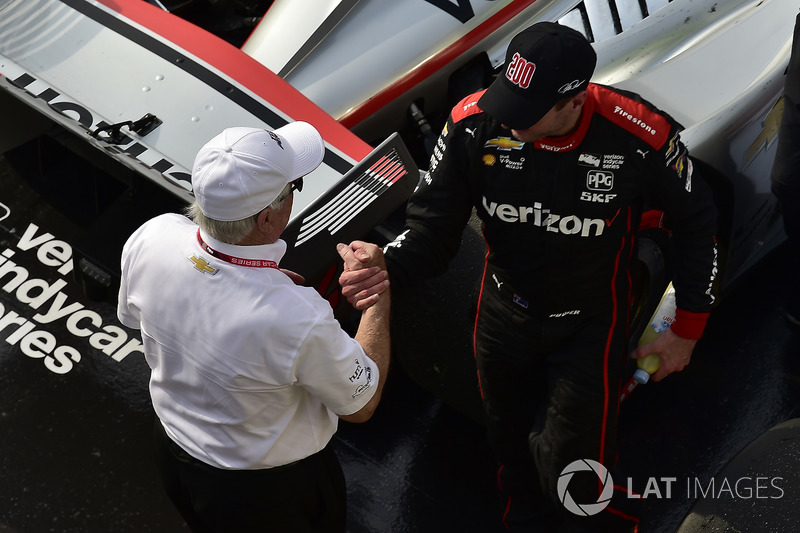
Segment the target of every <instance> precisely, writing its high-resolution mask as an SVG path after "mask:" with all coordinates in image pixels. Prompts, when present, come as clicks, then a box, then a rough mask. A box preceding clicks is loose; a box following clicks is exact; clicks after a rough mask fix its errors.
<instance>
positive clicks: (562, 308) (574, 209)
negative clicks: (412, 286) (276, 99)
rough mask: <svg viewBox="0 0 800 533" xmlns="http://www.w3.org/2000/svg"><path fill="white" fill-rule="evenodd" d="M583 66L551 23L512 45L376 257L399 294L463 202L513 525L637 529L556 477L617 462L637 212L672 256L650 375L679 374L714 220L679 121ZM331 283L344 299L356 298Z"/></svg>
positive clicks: (429, 257) (441, 241)
mask: <svg viewBox="0 0 800 533" xmlns="http://www.w3.org/2000/svg"><path fill="white" fill-rule="evenodd" d="M595 62H596V56H595V53H594V50H593V49H592V47H591V45H590V44H589V43H588V42H587V41H586V39H585V38H584V37H583V36H582V35H581V34H580V33H578V32H576V31H574V30H571V29H569V28H566V27H564V26H560V25H557V24H554V23H538V24H535V25H534V26H532V27H530V28H528V29H527V30H525V31H523V32H522V33H520V34H519V35H517V36H516V37H515V38H514V39H513V40H512V41H511V43H510V45H509V48H508V51H507V55H506V66H505V72H504V73H501V74H500V75H499V76H498V79H497V81H495V82H494V83H493V85H492V86H491V87H490V88H489V89H488V90H486V91H482V92H478V93H475V94H472V95H470V96H467V97H466V98H464V99H463V100H462V101H461V102H460V103H459V104H458V105H456V107H455V108H454V109H453V110H452V112H451V115H450V117H449V119H448V120H447V123H446V125H445V127H444V130H443V132H442V134H441V136H440V137H439V140H438V144H437V146H436V149H435V154H434V156H433V157H432V159H431V164H430V169H429V172H428V173H427V175H426V176H425V177H424V179H423V180H422V181H421V183H420V185H419V187H418V189H417V190H416V191H415V192H414V194H413V195H412V197H411V198H410V200H409V203H408V208H407V212H406V229H405V231H404V232H403V233H402V234H401V235H400V236H399V237H398V238H397V239H396V240H395V241H394V242H392V243H390V244H389V246H388V247H387V250H386V260H387V265H388V270H389V274H390V277H391V282H392V284H393V285H394V286H395V287H396V288H397V287H398V286H399V287H402V286H403V285H404V284H406V283H409V282H410V280H411V279H413V278H416V277H422V276H431V275H437V274H441V273H442V272H444V271H445V270H446V268H447V265H448V262H449V261H450V260H451V259H452V258H453V256H454V255H455V253H456V251H457V249H458V246H459V244H460V239H461V235H462V231H463V229H464V226H465V224H466V223H467V220H468V218H469V216H470V214H471V211H472V209H473V207H474V208H475V209H476V210H477V214H478V216H479V217H480V219H481V220H482V222H483V234H484V238H485V240H486V244H487V255H486V266H485V270H484V274H483V279H482V286H481V291H480V299H479V304H478V312H477V317H476V324H475V329H474V345H475V356H476V362H477V369H478V378H479V384H480V390H481V395H482V399H483V405H484V408H485V413H486V425H487V430H488V437H489V440H490V442H491V445H492V447H493V450H494V451H495V453H496V455H497V459H498V461H499V464H500V465H501V467H500V473H499V483H500V486H501V487H500V488H501V490H502V491H503V493H504V494H505V495H506V496H507V497H508V504H507V505H508V506H507V509H506V514H505V516H504V521H505V525H506V528H508V529H512V530H514V531H548V532H551V531H557V530H558V527H562V530H563V531H584V530H585V531H616V530H630V529H632V528H634V527H635V525H636V524H637V523H638V517H637V516H634V515H632V514H628V512H626V510H625V509H623V508H621V507H619V506H616V504H615V502H616V501H617V500H619V501H623V503H624V496H622V495H617V496H615V499H614V500H612V501H611V502H610V504H609V502H608V501H605V500H607V499H608V497H607V496H608V494H609V493H608V492H606V491H601V489H602V488H605V487H601V486H600V485H602V483H598V479H599V478H598V474H600V472H598V471H596V470H595V471H594V472H588V474H589V475H586V474H587V472H586V471H585V470H586V468H583V469H582V468H576V470H584V471H583V472H579V474H583V475H582V476H579V475H575V477H574V478H573V477H572V476H570V478H571V479H572V481H569V478H568V479H567V481H569V484H568V485H566V484H563V483H562V484H560V483H559V479H560V478H563V477H564V476H563V475H562V473H563V472H564V469H565V467H567V466H568V465H570V464H571V463H573V462H574V461H585V460H591V461H594V462H595V463H594V464H600V465H602V467H604V468H606V469H611V468H612V467H613V466H614V465H615V463H616V460H617V442H616V433H617V417H618V409H619V396H620V387H621V379H622V370H623V368H624V366H625V361H626V357H627V356H628V354H627V345H628V337H629V334H630V332H629V330H628V323H629V310H630V304H631V302H630V298H631V283H632V281H631V275H630V268H631V263H632V260H633V258H634V255H635V253H636V238H637V230H638V229H639V226H640V221H641V215H642V210H643V205H645V204H647V205H648V206H650V205H652V206H656V207H657V208H659V209H661V210H663V211H664V213H665V217H666V218H665V223H666V225H668V227H669V229H670V230H671V231H672V236H673V239H674V245H675V250H676V254H675V255H676V263H675V273H674V286H675V288H676V293H677V299H678V312H677V319H676V321H675V323H674V324H673V326H672V328H671V331H669V330H668V331H667V332H666V333H665V334H664V335H662V336H661V337H660V338H659V339H658V340H657V341H656V342H654V343H652V344H651V345H648V346H647V347H646V349H645V350H642V351H638V350H637V352H635V353H634V356H635V357H640V356H644V355H646V354H647V353H651V352H655V353H658V354H659V355H660V356H661V359H662V364H661V369H660V370H659V371H658V372H657V373H656V374H654V376H653V378H654V379H655V380H656V381H658V380H660V379H662V378H663V377H665V376H666V375H668V374H669V373H671V372H673V371H679V370H681V369H683V367H685V366H686V364H688V362H689V358H690V356H691V352H692V349H693V347H694V345H695V343H696V341H697V339H698V338H699V337H700V335H701V333H702V331H703V328H704V327H705V323H706V319H707V317H708V315H709V312H710V308H711V304H712V302H713V299H714V297H713V295H712V290H711V287H712V282H713V280H714V275H715V271H716V266H715V262H716V245H715V236H714V234H715V226H716V210H715V208H714V205H713V202H712V197H711V193H710V190H709V188H708V187H707V185H706V184H705V183H704V182H703V180H701V179H700V178H699V176H698V175H697V174H696V173H693V168H692V162H691V160H690V159H689V157H688V154H687V151H686V148H685V147H684V145H683V144H682V143H681V141H680V138H679V135H678V132H679V131H680V129H681V127H680V126H679V125H678V124H677V123H676V122H675V121H674V120H672V119H671V118H670V117H669V116H668V115H667V114H665V113H664V112H662V111H659V110H658V109H656V108H655V107H654V106H653V105H651V104H650V103H648V102H646V101H644V100H642V99H641V98H640V97H639V96H638V95H636V94H632V93H628V92H624V91H620V90H615V89H612V88H609V87H605V86H601V85H596V84H591V83H589V82H588V80H589V78H590V77H591V75H592V73H593V70H594V66H595ZM531 125H533V126H531ZM346 274H347V273H346ZM341 281H342V285H343V292H344V293H345V295H348V294H352V292H354V291H355V290H357V289H358V290H361V289H363V288H364V284H363V283H362V284H361V285H358V284H353V285H352V287H351V288H350V289H348V287H347V286H348V284H350V283H351V281H349V279H348V277H347V275H343V277H342V280H341ZM353 283H355V282H353ZM581 464H589V463H585V462H584V463H581ZM600 480H601V481H602V480H603V479H602V476H601V478H600ZM565 487H566V491H568V492H569V495H568V496H569V499H568V500H565V498H566V497H567V495H566V491H565V490H564V489H565ZM606 490H610V489H606ZM545 495H547V497H545ZM587 504H588V505H587ZM592 505H594V507H593V506H592ZM599 507H603V508H604V512H602V513H599V514H598V511H597V509H598V508H599ZM579 514H588V515H592V516H589V517H579ZM562 521H564V523H563V524H561V522H562ZM559 531H560V530H559Z"/></svg>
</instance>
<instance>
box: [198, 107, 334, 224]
mask: <svg viewBox="0 0 800 533" xmlns="http://www.w3.org/2000/svg"><path fill="white" fill-rule="evenodd" d="M324 155H325V143H324V142H323V140H322V136H321V135H320V134H319V132H318V131H317V130H316V128H314V126H312V125H311V124H308V123H306V122H292V123H290V124H287V125H286V126H283V127H281V128H278V129H277V130H275V131H267V130H264V129H259V128H246V127H235V128H228V129H226V130H224V131H223V132H222V133H220V134H219V135H217V136H216V137H214V138H213V139H211V140H210V141H208V142H207V143H206V144H205V145H204V146H203V147H202V148H201V149H200V151H199V152H198V153H197V156H196V157H195V160H194V166H193V168H192V189H193V192H194V196H195V199H196V200H197V204H198V205H199V206H200V210H201V211H202V212H203V214H204V215H205V216H207V217H209V218H211V219H214V220H219V221H223V222H229V221H233V220H241V219H244V218H247V217H249V216H252V215H255V214H256V213H258V212H259V211H261V210H262V209H264V208H265V207H267V206H268V205H270V204H271V203H272V202H273V201H274V200H275V199H276V198H277V197H278V196H279V195H280V193H281V191H283V189H284V188H285V187H286V185H287V184H288V183H290V182H292V181H294V180H296V179H298V178H302V177H303V176H305V175H306V174H308V173H309V172H311V171H312V170H314V169H315V168H317V167H318V166H319V164H320V163H321V162H322V158H323V156H324Z"/></svg>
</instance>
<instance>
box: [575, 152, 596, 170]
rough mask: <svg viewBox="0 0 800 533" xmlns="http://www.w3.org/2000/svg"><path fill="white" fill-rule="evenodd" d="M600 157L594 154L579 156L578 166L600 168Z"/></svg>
mask: <svg viewBox="0 0 800 533" xmlns="http://www.w3.org/2000/svg"><path fill="white" fill-rule="evenodd" d="M600 162H601V159H600V156H599V155H595V154H581V155H579V156H578V164H579V165H582V166H586V167H594V168H600Z"/></svg>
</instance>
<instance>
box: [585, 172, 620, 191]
mask: <svg viewBox="0 0 800 533" xmlns="http://www.w3.org/2000/svg"><path fill="white" fill-rule="evenodd" d="M586 187H587V188H588V189H589V190H590V191H610V190H611V189H613V188H614V173H613V172H608V171H607V170H590V171H589V173H588V174H586Z"/></svg>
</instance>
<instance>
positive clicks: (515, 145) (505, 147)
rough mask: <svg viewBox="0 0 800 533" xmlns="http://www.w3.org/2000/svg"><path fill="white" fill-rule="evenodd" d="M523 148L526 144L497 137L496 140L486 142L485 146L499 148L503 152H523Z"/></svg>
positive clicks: (508, 138)
mask: <svg viewBox="0 0 800 533" xmlns="http://www.w3.org/2000/svg"><path fill="white" fill-rule="evenodd" d="M523 146H525V143H524V142H521V141H516V140H514V139H512V138H511V137H495V138H494V139H489V140H488V141H486V144H484V145H483V147H484V148H497V149H498V150H502V151H503V152H510V151H511V150H522V147H523Z"/></svg>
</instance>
